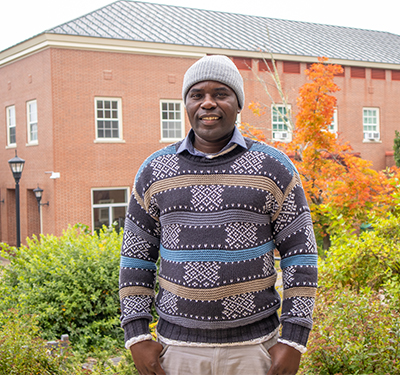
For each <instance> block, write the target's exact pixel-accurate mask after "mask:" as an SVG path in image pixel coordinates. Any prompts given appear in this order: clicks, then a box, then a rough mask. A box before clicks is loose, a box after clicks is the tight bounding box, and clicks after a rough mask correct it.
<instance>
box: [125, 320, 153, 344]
mask: <svg viewBox="0 0 400 375" xmlns="http://www.w3.org/2000/svg"><path fill="white" fill-rule="evenodd" d="M122 328H123V329H124V332H125V342H128V341H129V340H130V339H132V338H134V337H139V336H143V335H150V328H149V320H148V319H136V320H131V321H130V322H128V323H126V324H124V325H123V327H122Z"/></svg>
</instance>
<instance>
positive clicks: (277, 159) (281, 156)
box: [248, 141, 298, 176]
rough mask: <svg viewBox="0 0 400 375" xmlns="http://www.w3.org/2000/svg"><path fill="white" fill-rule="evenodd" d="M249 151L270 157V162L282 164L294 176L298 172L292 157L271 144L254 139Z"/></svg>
mask: <svg viewBox="0 0 400 375" xmlns="http://www.w3.org/2000/svg"><path fill="white" fill-rule="evenodd" d="M248 151H249V152H255V153H261V154H263V155H264V156H266V157H268V159H269V161H270V162H273V163H274V164H276V165H281V166H282V167H283V168H285V169H287V170H288V171H289V172H290V174H291V175H292V176H293V175H294V174H298V172H297V170H296V167H295V166H294V164H293V162H292V161H291V160H290V158H289V157H288V156H287V155H286V154H285V153H284V152H282V151H280V150H278V149H277V148H275V147H273V146H271V145H268V144H266V143H264V142H259V141H252V143H251V144H250V145H249V148H248Z"/></svg>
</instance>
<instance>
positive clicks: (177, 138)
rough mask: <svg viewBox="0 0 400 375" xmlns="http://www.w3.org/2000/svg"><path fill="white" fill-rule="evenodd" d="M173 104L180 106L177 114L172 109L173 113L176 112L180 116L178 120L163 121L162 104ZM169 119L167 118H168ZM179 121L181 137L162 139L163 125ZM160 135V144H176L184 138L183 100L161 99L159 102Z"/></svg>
mask: <svg viewBox="0 0 400 375" xmlns="http://www.w3.org/2000/svg"><path fill="white" fill-rule="evenodd" d="M170 103H173V104H174V105H175V104H179V105H180V110H179V112H178V111H176V110H175V109H174V111H173V112H174V113H176V112H178V113H179V114H180V119H176V118H173V119H163V113H165V110H164V109H163V104H167V105H168V104H170ZM169 111H170V110H169V109H167V113H169ZM168 117H169V116H168ZM178 121H180V123H181V126H180V131H181V136H180V137H164V131H163V130H164V129H163V128H164V126H163V125H164V124H165V123H168V122H178ZM160 133H161V142H167V143H172V142H177V141H180V140H181V139H183V138H184V137H185V110H184V105H183V100H173V99H161V100H160Z"/></svg>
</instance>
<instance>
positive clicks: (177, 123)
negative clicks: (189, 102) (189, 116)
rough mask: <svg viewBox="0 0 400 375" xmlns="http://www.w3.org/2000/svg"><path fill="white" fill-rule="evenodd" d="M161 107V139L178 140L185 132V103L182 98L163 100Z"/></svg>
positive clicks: (167, 140) (165, 140)
mask: <svg viewBox="0 0 400 375" xmlns="http://www.w3.org/2000/svg"><path fill="white" fill-rule="evenodd" d="M160 107H161V108H160V109H161V140H162V141H163V142H176V141H179V140H181V139H182V138H183V136H184V133H185V124H184V114H183V103H182V101H181V100H162V101H161V102H160Z"/></svg>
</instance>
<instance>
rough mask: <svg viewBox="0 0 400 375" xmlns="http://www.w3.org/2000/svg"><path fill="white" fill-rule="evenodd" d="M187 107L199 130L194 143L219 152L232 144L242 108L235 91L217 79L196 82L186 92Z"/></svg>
mask: <svg viewBox="0 0 400 375" xmlns="http://www.w3.org/2000/svg"><path fill="white" fill-rule="evenodd" d="M186 111H187V114H188V117H189V121H190V125H191V126H192V129H193V131H194V134H195V140H194V147H195V148H196V149H198V150H200V151H203V152H206V153H216V152H218V151H220V150H221V149H222V148H223V147H224V146H225V145H227V144H228V142H229V140H230V138H231V136H232V133H233V130H234V127H235V121H236V116H237V114H238V113H239V112H240V111H239V104H238V101H237V97H236V94H235V92H234V91H233V90H232V89H231V88H230V87H228V86H226V85H224V84H223V83H221V82H216V81H203V82H199V83H196V84H195V85H193V86H192V87H191V88H190V90H189V91H188V93H187V96H186Z"/></svg>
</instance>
